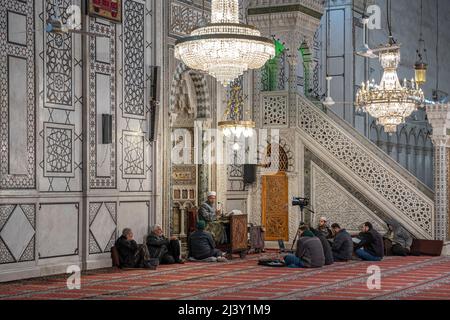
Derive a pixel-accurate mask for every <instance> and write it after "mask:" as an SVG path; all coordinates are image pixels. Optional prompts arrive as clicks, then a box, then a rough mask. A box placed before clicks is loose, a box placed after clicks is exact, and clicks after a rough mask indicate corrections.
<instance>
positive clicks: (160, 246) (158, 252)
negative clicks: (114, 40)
mask: <svg viewBox="0 0 450 320" xmlns="http://www.w3.org/2000/svg"><path fill="white" fill-rule="evenodd" d="M147 247H148V251H149V253H150V257H151V258H154V259H159V263H161V264H174V263H184V261H183V260H182V259H181V258H180V253H181V249H180V242H179V241H178V239H177V237H175V236H173V237H171V238H170V239H167V238H166V237H165V236H164V235H163V230H162V228H161V226H160V225H155V226H153V227H152V228H151V231H150V234H149V235H148V237H147Z"/></svg>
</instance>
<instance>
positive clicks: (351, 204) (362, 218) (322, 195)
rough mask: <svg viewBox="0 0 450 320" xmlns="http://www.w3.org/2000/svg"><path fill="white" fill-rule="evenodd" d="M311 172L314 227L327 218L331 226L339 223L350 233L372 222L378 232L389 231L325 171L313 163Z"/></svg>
mask: <svg viewBox="0 0 450 320" xmlns="http://www.w3.org/2000/svg"><path fill="white" fill-rule="evenodd" d="M311 170H312V173H311V188H312V190H311V196H312V208H313V210H314V211H315V213H316V214H315V216H314V218H315V219H313V221H312V224H313V225H317V224H318V223H319V218H320V217H322V216H325V217H327V219H328V221H329V222H330V224H332V223H339V225H340V226H341V227H343V228H346V229H347V230H349V231H355V232H356V231H359V226H360V225H361V224H363V223H364V222H366V221H369V222H371V223H372V224H373V226H374V227H375V229H376V230H379V231H387V230H386V225H385V224H384V223H383V221H382V220H381V219H380V218H379V217H377V216H376V215H375V214H374V213H372V212H371V211H370V210H369V209H368V208H367V207H366V206H364V205H363V204H362V203H361V202H359V201H358V199H356V198H355V197H354V196H353V195H352V194H351V193H349V192H348V191H347V190H345V189H344V188H343V187H342V186H340V185H339V183H338V182H336V181H335V180H334V179H333V178H332V177H330V176H329V175H328V174H326V173H325V171H323V170H322V169H320V168H319V167H318V166H317V165H316V164H314V163H311Z"/></svg>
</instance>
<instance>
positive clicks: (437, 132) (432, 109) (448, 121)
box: [426, 103, 450, 141]
mask: <svg viewBox="0 0 450 320" xmlns="http://www.w3.org/2000/svg"><path fill="white" fill-rule="evenodd" d="M426 109H427V117H428V121H429V123H430V124H431V126H432V127H433V136H436V139H438V138H437V137H438V136H446V135H447V128H449V125H450V104H448V103H445V104H430V105H427V108H426ZM437 141H438V140H437Z"/></svg>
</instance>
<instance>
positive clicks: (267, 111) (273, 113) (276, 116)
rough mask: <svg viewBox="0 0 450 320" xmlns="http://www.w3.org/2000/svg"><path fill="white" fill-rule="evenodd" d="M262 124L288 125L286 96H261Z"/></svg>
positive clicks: (270, 125)
mask: <svg viewBox="0 0 450 320" xmlns="http://www.w3.org/2000/svg"><path fill="white" fill-rule="evenodd" d="M262 110H263V111H262V124H263V126H264V127H283V128H284V127H287V126H288V124H289V123H288V97H287V96H286V95H285V94H283V95H275V94H273V95H272V94H271V95H264V96H263V98H262Z"/></svg>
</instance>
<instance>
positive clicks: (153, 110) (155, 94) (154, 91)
mask: <svg viewBox="0 0 450 320" xmlns="http://www.w3.org/2000/svg"><path fill="white" fill-rule="evenodd" d="M160 75H161V70H160V67H158V66H151V67H150V117H149V126H148V127H149V128H148V140H149V141H152V142H153V141H155V140H156V132H158V119H159V94H160V83H161V81H160V80H159V79H160Z"/></svg>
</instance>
